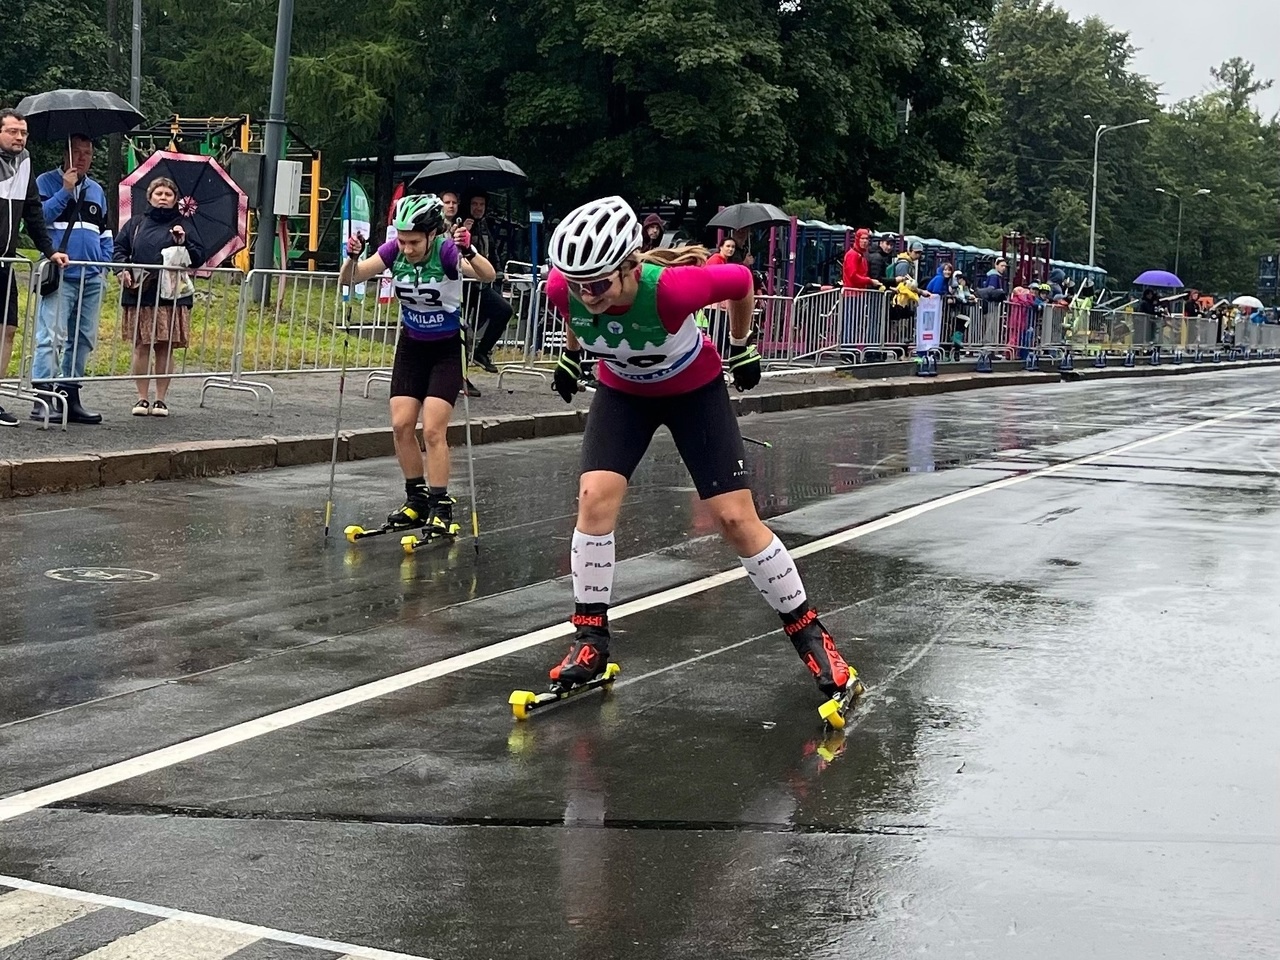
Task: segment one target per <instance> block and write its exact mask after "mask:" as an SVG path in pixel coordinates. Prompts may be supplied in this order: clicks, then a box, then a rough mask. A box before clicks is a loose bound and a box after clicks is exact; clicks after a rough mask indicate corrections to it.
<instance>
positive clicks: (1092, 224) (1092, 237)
mask: <svg viewBox="0 0 1280 960" xmlns="http://www.w3.org/2000/svg"><path fill="white" fill-rule="evenodd" d="M1084 119H1086V120H1092V119H1093V117H1091V116H1089V115H1088V114H1087V113H1086V114H1085V115H1084ZM1150 122H1151V121H1150V120H1147V119H1143V120H1134V121H1132V122H1131V123H1121V124H1119V125H1117V126H1114V127H1109V126H1107V125H1106V124H1105V123H1103V124H1099V126H1098V129H1097V130H1096V131H1095V132H1094V134H1093V205H1092V207H1091V209H1090V211H1089V266H1091V267H1092V266H1094V250H1095V248H1096V245H1097V236H1098V146H1099V144H1100V143H1101V142H1102V135H1103V134H1104V133H1108V132H1110V131H1112V130H1123V129H1124V128H1125V127H1140V126H1142V125H1143V124H1144V123H1150Z"/></svg>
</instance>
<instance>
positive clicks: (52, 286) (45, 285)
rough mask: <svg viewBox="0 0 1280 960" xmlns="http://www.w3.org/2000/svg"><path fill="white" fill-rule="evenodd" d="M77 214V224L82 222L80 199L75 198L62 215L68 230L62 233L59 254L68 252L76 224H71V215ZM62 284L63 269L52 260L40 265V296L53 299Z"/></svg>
mask: <svg viewBox="0 0 1280 960" xmlns="http://www.w3.org/2000/svg"><path fill="white" fill-rule="evenodd" d="M73 213H74V214H75V217H76V223H79V222H80V198H79V197H75V196H73V197H72V198H71V202H70V203H69V204H67V207H66V209H65V210H63V211H62V215H63V216H64V217H66V220H67V229H65V230H63V231H62V240H61V241H60V242H59V243H58V253H66V252H67V244H69V243H70V242H71V231H72V230H74V229H75V224H74V223H72V222H71V215H72V214H73ZM61 283H62V268H61V267H58V266H55V265H54V263H53V261H52V260H44V261H42V262H41V264H40V296H42V297H51V296H53V295H54V294H55V293H57V292H58V287H59V286H60V285H61Z"/></svg>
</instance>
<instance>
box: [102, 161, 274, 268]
mask: <svg viewBox="0 0 1280 960" xmlns="http://www.w3.org/2000/svg"><path fill="white" fill-rule="evenodd" d="M157 177H167V178H169V179H170V180H172V181H173V182H174V183H176V184H177V185H178V210H179V211H180V212H181V213H182V215H183V216H184V217H186V218H187V219H188V220H189V221H190V222H191V228H192V232H193V233H194V234H195V235H196V239H197V240H199V242H200V244H201V246H202V247H203V248H204V249H205V250H206V251H207V253H208V255H207V257H206V259H205V261H204V263H201V264H196V266H197V267H203V268H205V269H209V268H212V267H216V266H218V265H219V264H220V263H222V262H223V261H224V260H226V259H227V257H229V256H231V255H232V254H233V253H235V252H236V251H237V250H242V249H244V246H245V243H246V241H247V238H248V234H249V198H248V197H247V196H245V193H244V191H243V190H241V189H240V187H239V186H237V185H236V182H235V181H234V180H232V179H231V177H230V176H229V175H228V174H227V171H225V170H223V169H222V167H220V166H219V165H218V163H217V161H215V160H214V159H213V157H204V156H197V155H193V154H188V153H169V152H168V151H165V150H159V151H157V152H156V153H153V154H152V155H151V156H149V157H148V158H147V159H146V162H145V163H143V164H142V165H141V166H140V167H138V169H137V170H135V171H133V173H131V174H129V176H127V177H125V178H124V180H122V181H120V222H121V223H124V222H125V221H126V220H128V219H129V217H131V216H132V215H133V213H134V212H135V211H136V212H138V213H144V212H146V210H147V209H148V208H149V204H148V203H147V186H148V184H150V183H151V181H153V180H155V179H156V178H157Z"/></svg>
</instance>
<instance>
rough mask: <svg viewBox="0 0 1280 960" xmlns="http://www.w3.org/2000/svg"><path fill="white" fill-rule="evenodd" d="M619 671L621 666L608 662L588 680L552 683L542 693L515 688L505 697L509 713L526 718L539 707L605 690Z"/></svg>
mask: <svg viewBox="0 0 1280 960" xmlns="http://www.w3.org/2000/svg"><path fill="white" fill-rule="evenodd" d="M621 672H622V668H621V667H620V666H618V665H617V664H616V663H609V664H606V665H605V668H604V672H603V673H600V674H598V675H596V676H594V677H592V678H591V679H590V680H584V681H583V682H582V683H574V684H568V685H566V684H560V683H553V684H551V686H550V687H549V688H548V689H547V690H546V691H545V692H543V693H534V692H533V691H532V690H516V691H515V692H514V693H512V694H511V696H510V697H509V698H508V699H507V703H509V704H510V705H511V713H512V715H513V716H514V717H515V718H516V719H517V720H528V719H529V715H530V714H531V713H533V711H535V710H537V709H539V708H541V707H546V706H550V705H551V704H553V703H562V702H563V701H565V700H572V699H573V698H574V697H579V696H581V695H582V694H584V693H590V692H591V691H592V690H604V691H606V692H607V691H608V690H609V689H610V688H611V687H612V686H613V682H614V680H616V679H617V677H618V674H619V673H621Z"/></svg>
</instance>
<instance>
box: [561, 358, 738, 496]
mask: <svg viewBox="0 0 1280 960" xmlns="http://www.w3.org/2000/svg"><path fill="white" fill-rule="evenodd" d="M658 427H666V428H667V429H668V430H670V431H671V439H673V440H674V441H675V442H676V449H677V450H679V451H680V459H682V460H683V461H684V465H685V466H686V467H688V469H689V474H690V476H692V477H693V484H694V486H695V487H697V488H698V496H699V497H700V498H702V499H703V500H709V499H710V498H711V497H718V496H720V494H722V493H732V492H733V491H735V490H747V489H749V488H750V484H749V482H748V478H747V469H746V466H745V465H744V460H745V458H746V454H745V453H744V452H743V449H742V434H741V433H740V432H739V430H738V418H737V417H736V416H734V413H733V405H732V404H731V403H730V402H729V391H728V390H727V389H726V388H725V385H724V381H723V380H721V379H720V378H718V377H717V378H716V379H715V380H712V381H711V382H710V383H708V384H707V385H706V386H705V387H699V388H698V389H697V390H693V391H690V392H689V393H681V394H677V395H675V396H673V397H643V396H636V395H635V394H633V393H623V392H622V391H621V390H614V389H612V388H611V387H606V386H604V385H601V386H600V387H598V388H597V389H596V395H595V398H594V399H593V400H592V401H591V410H590V413H589V414H588V416H587V429H586V433H585V434H584V435H583V438H582V472H583V473H588V472H590V471H592V470H608V471H609V472H610V473H620V474H622V476H624V477H626V478H627V479H628V480H630V479H631V475H632V474H633V473H634V472H635V469H636V467H637V466H638V465H639V463H640V459H641V458H642V457H643V456H644V454H645V451H646V450H648V449H649V443H650V441H652V440H653V435H654V433H655V432H656V431H657V429H658Z"/></svg>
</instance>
